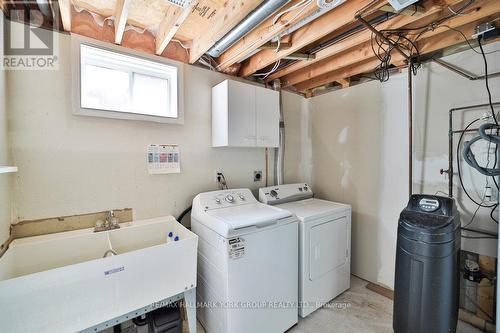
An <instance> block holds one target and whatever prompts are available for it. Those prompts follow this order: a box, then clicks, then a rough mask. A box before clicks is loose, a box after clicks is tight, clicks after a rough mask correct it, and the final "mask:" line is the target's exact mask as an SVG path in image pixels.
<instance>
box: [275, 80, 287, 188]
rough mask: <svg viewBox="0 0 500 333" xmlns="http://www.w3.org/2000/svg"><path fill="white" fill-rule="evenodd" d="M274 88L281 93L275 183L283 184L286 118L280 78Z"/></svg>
mask: <svg viewBox="0 0 500 333" xmlns="http://www.w3.org/2000/svg"><path fill="white" fill-rule="evenodd" d="M273 89H274V90H276V91H278V92H279V94H280V97H279V98H280V106H279V108H280V123H279V146H278V148H274V183H275V184H276V185H281V184H283V178H284V177H283V174H284V173H285V120H284V118H283V93H282V91H281V82H280V80H279V79H276V80H274V81H273Z"/></svg>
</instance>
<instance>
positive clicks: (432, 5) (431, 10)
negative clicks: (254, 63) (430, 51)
mask: <svg viewBox="0 0 500 333" xmlns="http://www.w3.org/2000/svg"><path fill="white" fill-rule="evenodd" d="M461 1H462V0H454V3H453V4H456V3H459V2H461ZM424 8H425V9H426V12H425V14H424V15H422V16H420V17H413V16H396V17H394V18H392V19H390V20H389V21H386V22H383V23H380V24H379V25H377V27H376V28H377V30H383V29H395V28H400V27H404V26H407V25H409V24H412V23H419V22H422V20H423V19H425V18H427V17H432V15H434V14H436V13H438V12H440V11H442V10H443V6H442V3H441V2H440V1H437V0H427V1H426V2H425V3H424ZM445 14H446V15H447V13H445ZM433 19H435V17H433ZM371 36H372V32H371V31H369V30H367V29H366V30H363V31H361V32H359V33H356V34H354V35H352V36H350V37H349V38H346V39H344V40H342V41H340V42H337V43H334V44H332V45H330V46H328V47H325V48H324V49H322V50H320V51H318V52H316V53H315V55H316V58H315V59H314V60H313V61H298V62H295V63H293V64H292V65H290V66H287V67H285V68H283V69H281V70H279V71H277V72H276V73H273V74H271V75H270V76H269V77H268V79H267V80H266V81H271V80H274V79H277V78H279V77H283V76H285V75H288V74H290V73H293V72H295V71H298V70H299V69H301V68H304V67H307V66H311V65H312V64H314V63H316V62H319V61H321V60H323V59H326V58H329V57H332V56H334V55H336V54H340V53H341V52H343V51H346V50H348V49H350V48H352V47H355V46H357V45H359V44H361V43H364V42H366V41H369V40H370V38H371Z"/></svg>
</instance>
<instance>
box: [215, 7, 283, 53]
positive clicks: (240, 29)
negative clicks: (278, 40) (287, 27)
mask: <svg viewBox="0 0 500 333" xmlns="http://www.w3.org/2000/svg"><path fill="white" fill-rule="evenodd" d="M288 2H290V0H270V1H265V2H264V3H263V4H262V5H260V6H259V7H257V8H256V9H255V10H254V11H253V12H251V13H250V14H249V15H248V16H247V17H246V18H245V19H244V20H243V21H241V22H240V23H239V24H238V25H237V26H236V27H235V28H233V30H231V31H229V32H228V33H227V34H226V35H225V36H224V37H222V39H221V40H219V41H218V42H217V43H215V45H214V46H213V47H212V48H211V49H210V50H208V52H207V53H208V54H209V55H210V56H212V57H218V56H220V55H221V54H222V52H224V51H225V50H227V49H228V48H229V47H230V46H231V45H233V44H234V43H236V42H237V41H238V40H239V39H240V38H241V37H243V36H245V35H246V34H247V33H248V32H250V31H251V30H253V28H255V27H256V26H257V25H258V24H259V23H261V22H262V21H264V20H265V19H266V18H268V17H269V16H271V15H272V14H273V13H274V12H275V11H277V10H278V9H280V8H281V7H283V6H284V5H286V4H287V3H288Z"/></svg>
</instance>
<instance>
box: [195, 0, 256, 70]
mask: <svg viewBox="0 0 500 333" xmlns="http://www.w3.org/2000/svg"><path fill="white" fill-rule="evenodd" d="M193 1H196V0H193ZM262 2H263V1H262V0H237V1H235V0H233V1H225V2H220V3H221V7H220V8H218V9H217V10H216V11H215V13H214V17H213V19H212V24H210V25H209V26H208V27H206V28H203V29H202V30H200V31H198V35H197V36H196V38H194V39H193V41H192V43H193V47H192V48H191V50H190V53H191V54H190V59H189V63H191V64H192V63H195V62H196V61H197V60H198V59H199V58H200V57H201V56H202V55H203V54H204V53H205V52H207V51H208V50H209V49H210V48H211V47H212V46H213V45H214V44H215V43H216V42H217V41H219V39H221V38H222V37H224V35H225V34H227V33H228V32H229V31H231V29H233V28H234V27H235V26H236V25H237V24H238V23H239V22H240V21H241V20H243V19H244V18H245V17H246V16H247V15H248V14H249V13H250V12H251V11H252V10H254V9H255V8H257V7H258V6H259V5H260V4H262ZM192 28H193V29H196V27H192ZM228 67H229V66H225V67H224V68H225V69H227V68H228Z"/></svg>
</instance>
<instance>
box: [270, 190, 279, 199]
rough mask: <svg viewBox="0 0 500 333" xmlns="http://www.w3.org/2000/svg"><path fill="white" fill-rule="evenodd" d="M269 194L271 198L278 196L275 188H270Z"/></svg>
mask: <svg viewBox="0 0 500 333" xmlns="http://www.w3.org/2000/svg"><path fill="white" fill-rule="evenodd" d="M271 196H272V197H273V198H276V197H277V196H278V192H276V191H275V190H271Z"/></svg>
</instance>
